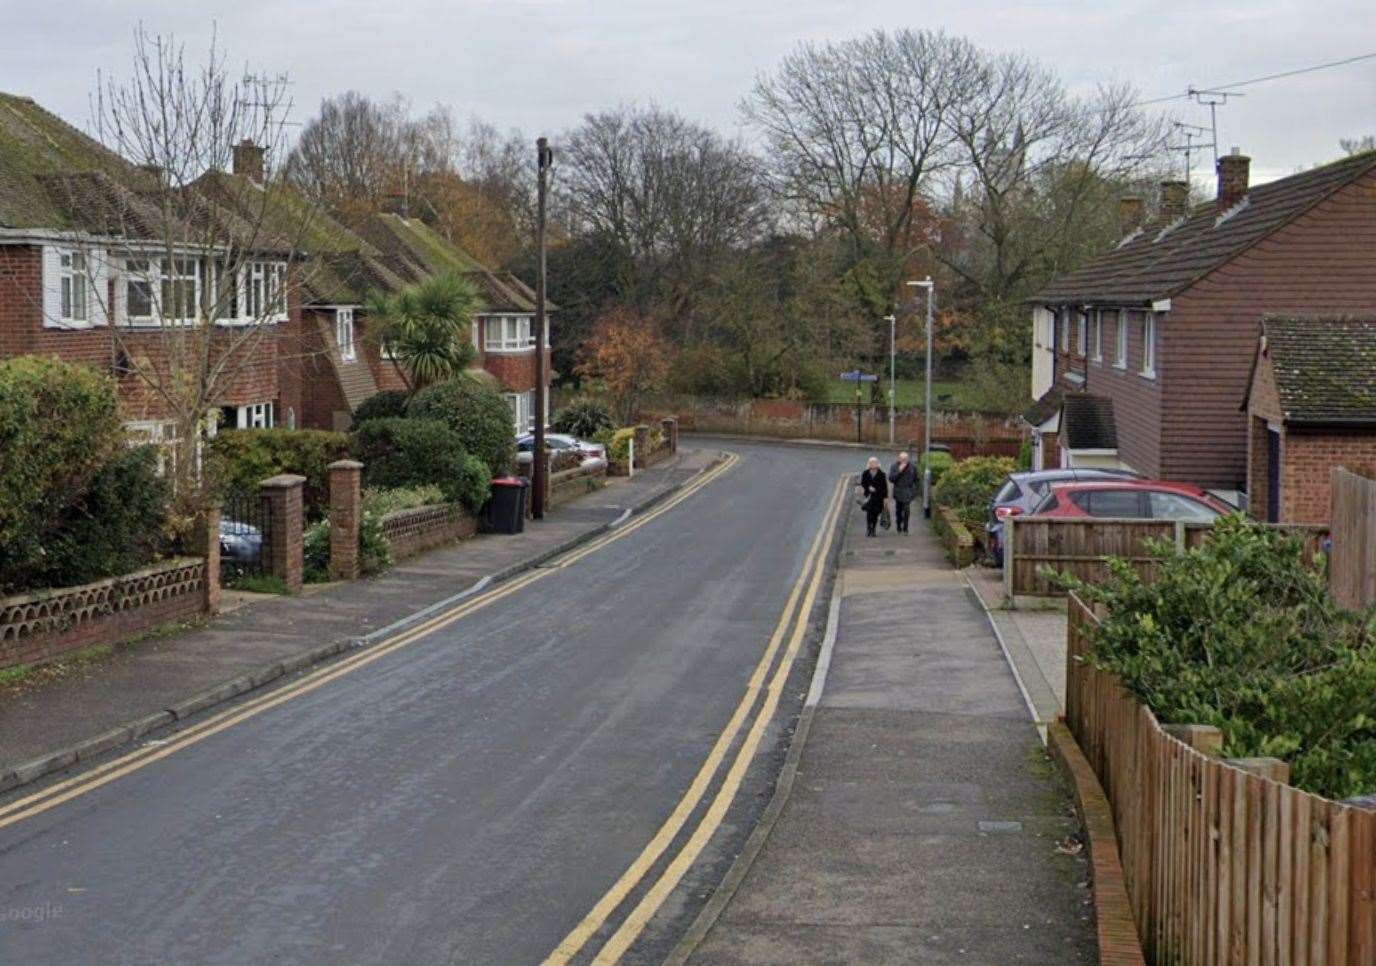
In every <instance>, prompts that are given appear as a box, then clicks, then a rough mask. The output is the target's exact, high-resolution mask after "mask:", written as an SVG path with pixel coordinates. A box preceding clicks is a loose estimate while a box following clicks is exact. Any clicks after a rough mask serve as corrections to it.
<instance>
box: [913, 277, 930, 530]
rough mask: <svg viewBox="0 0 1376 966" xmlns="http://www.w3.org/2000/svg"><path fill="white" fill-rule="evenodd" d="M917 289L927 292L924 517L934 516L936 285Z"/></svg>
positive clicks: (925, 283)
mask: <svg viewBox="0 0 1376 966" xmlns="http://www.w3.org/2000/svg"><path fill="white" fill-rule="evenodd" d="M908 284H909V285H911V286H913V287H915V288H925V289H926V290H927V387H926V397H927V400H926V406H925V410H924V412H923V415H922V515H923V516H924V517H927V518H929V519H930V518H931V515H932V295H933V294H934V293H935V292H936V284H935V283H934V282H933V281H932V277H931V276H930V275H928V276H927V278H926V279H924V280H923V281H921V282H909V283H908Z"/></svg>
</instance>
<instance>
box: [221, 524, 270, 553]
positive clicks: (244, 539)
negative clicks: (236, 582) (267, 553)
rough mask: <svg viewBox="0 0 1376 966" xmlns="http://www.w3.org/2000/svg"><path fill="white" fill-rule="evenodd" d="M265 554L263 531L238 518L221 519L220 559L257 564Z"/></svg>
mask: <svg viewBox="0 0 1376 966" xmlns="http://www.w3.org/2000/svg"><path fill="white" fill-rule="evenodd" d="M262 555H263V533H262V531H261V530H259V529H258V528H257V527H255V526H252V525H251V524H248V523H242V522H240V521H238V520H225V519H223V518H222V519H221V520H220V560H221V561H222V562H223V561H227V562H230V563H236V564H245V565H256V564H257V563H258V562H259V560H261V559H262Z"/></svg>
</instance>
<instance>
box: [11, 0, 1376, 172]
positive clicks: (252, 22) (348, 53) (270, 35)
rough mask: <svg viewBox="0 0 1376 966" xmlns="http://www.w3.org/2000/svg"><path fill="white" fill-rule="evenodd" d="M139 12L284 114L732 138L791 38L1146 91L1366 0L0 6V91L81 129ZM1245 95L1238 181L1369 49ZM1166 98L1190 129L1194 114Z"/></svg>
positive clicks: (1353, 36) (1255, 60)
mask: <svg viewBox="0 0 1376 966" xmlns="http://www.w3.org/2000/svg"><path fill="white" fill-rule="evenodd" d="M140 18H142V19H143V20H144V22H145V23H147V24H148V25H149V27H150V29H154V30H157V31H159V32H169V31H170V32H174V33H176V34H177V35H179V36H180V37H181V38H182V39H184V40H186V41H187V42H188V46H189V47H191V48H193V49H194V48H198V47H201V46H203V45H204V44H205V43H206V42H207V41H208V38H209V34H210V26H211V23H212V21H218V23H219V28H220V33H221V37H222V39H223V42H224V46H225V47H226V48H227V49H228V50H229V51H230V53H231V54H232V55H233V56H234V58H235V59H236V60H243V61H246V62H248V63H249V64H250V65H251V66H252V67H253V68H255V69H259V70H263V71H270V72H274V73H275V72H280V71H286V72H289V73H290V75H291V76H292V78H293V79H294V82H295V83H294V87H293V92H294V98H295V103H296V106H295V110H294V119H295V120H298V121H302V120H305V119H306V118H308V117H309V116H310V115H311V114H313V113H314V111H315V109H316V107H317V106H318V104H319V101H320V99H321V98H322V97H325V96H328V95H330V94H333V93H337V92H339V91H342V90H345V89H348V88H354V89H357V90H361V91H363V92H365V93H368V94H372V95H377V96H384V97H385V96H387V95H389V94H391V93H393V92H395V91H400V92H402V93H404V94H405V95H407V96H408V97H409V98H410V99H411V100H412V101H413V102H414V104H415V105H416V107H417V109H424V108H426V107H428V106H429V105H431V104H433V103H435V102H445V103H448V104H450V105H452V106H453V107H454V108H455V109H456V111H457V112H458V113H459V115H460V116H466V115H468V114H478V115H480V116H482V117H483V118H485V119H487V120H489V121H491V122H493V123H495V124H496V125H497V126H498V127H501V128H510V127H517V128H520V129H522V130H523V131H525V132H526V133H527V134H529V135H530V136H531V137H534V136H535V135H536V134H538V133H547V134H550V135H556V134H557V133H558V132H559V131H561V130H563V129H565V128H567V127H570V126H572V125H573V124H576V123H577V121H578V120H579V118H580V117H581V116H582V115H583V114H584V113H585V112H588V111H593V110H597V109H600V108H604V107H608V106H612V105H615V104H617V103H618V102H621V101H639V102H646V101H656V102H659V103H660V104H663V105H665V106H669V107H674V108H677V109H678V110H680V111H682V112H683V113H685V114H686V115H688V116H690V117H692V118H694V119H696V120H699V121H703V122H705V123H708V124H711V125H714V126H716V127H718V128H719V129H721V130H723V131H725V132H726V133H729V134H734V133H738V132H739V130H740V128H739V118H738V114H737V104H738V102H739V99H740V97H741V95H742V94H744V93H745V92H746V91H747V90H748V89H749V87H750V84H751V81H752V79H753V78H754V76H755V74H756V73H757V72H758V71H761V70H765V69H768V68H769V67H770V66H771V65H772V64H774V63H775V62H776V60H777V59H778V58H779V56H780V55H782V54H783V53H784V52H786V51H787V50H788V49H789V48H790V47H791V46H792V45H793V44H795V43H796V42H798V41H799V40H803V39H812V40H821V39H829V38H844V37H849V36H853V35H856V34H859V33H862V32H864V31H867V30H869V29H872V28H875V27H886V28H898V27H914V28H919V27H928V28H940V29H944V30H946V31H947V32H950V33H955V34H961V35H964V36H967V37H969V38H970V39H971V40H973V41H975V42H976V43H978V44H980V45H981V46H984V47H987V48H991V49H995V50H1007V51H1021V52H1024V53H1028V54H1032V55H1034V56H1037V57H1039V58H1041V59H1042V60H1043V61H1044V62H1045V63H1047V64H1048V65H1049V66H1053V67H1055V68H1056V69H1057V70H1058V71H1060V73H1061V75H1062V76H1063V77H1064V78H1065V80H1066V82H1067V83H1068V84H1069V85H1071V86H1072V87H1073V88H1077V87H1082V88H1088V87H1092V86H1093V85H1094V84H1095V83H1097V82H1100V81H1107V80H1128V81H1131V82H1133V83H1134V84H1136V85H1137V87H1138V88H1139V90H1140V91H1141V93H1142V95H1143V96H1144V97H1153V96H1159V95H1165V94H1176V93H1181V92H1183V91H1184V89H1185V88H1186V87H1187V86H1188V85H1191V84H1193V85H1195V86H1201V87H1202V86H1211V85H1218V84H1224V83H1228V82H1231V81H1237V80H1243V79H1246V78H1251V77H1256V76H1259V75H1262V74H1269V73H1273V72H1277V71H1282V70H1288V69H1292V68H1297V67H1304V66H1307V65H1310V64H1315V63H1320V62H1325V61H1332V60H1338V59H1342V58H1345V57H1351V56H1355V55H1359V54H1365V53H1370V52H1376V7H1373V5H1372V3H1371V0H1307V2H1306V0H1233V2H1215V0H1194V2H1191V3H1179V2H1177V3H1161V2H1154V0H1092V2H1091V0H1066V2H1048V0H1043V2H1016V3H1015V2H1010V0H963V2H962V0H958V2H957V3H950V2H943V3H933V2H931V0H926V2H918V3H913V2H899V0H858V2H841V0H734V2H733V0H698V2H684V0H677V2H668V0H598V2H593V0H448V2H441V0H306V2H302V0H273V2H271V3H269V2H266V0H238V2H236V3H234V4H233V5H230V4H217V3H204V2H199V0H184V2H181V3H175V4H174V3H168V2H161V3H158V2H148V0H144V2H129V0H64V2H63V3H61V4H51V3H36V2H34V0H0V25H3V30H0V90H5V91H8V92H11V93H16V94H26V95H28V96H31V97H33V98H35V99H36V100H38V101H40V102H41V103H43V104H44V105H45V106H47V107H48V108H50V109H52V110H55V111H56V112H58V113H59V114H61V115H63V116H64V117H66V118H67V119H68V120H69V121H72V122H73V123H76V124H77V125H78V126H82V127H85V126H86V124H87V122H88V120H89V117H90V107H89V94H90V91H91V89H92V87H93V85H94V82H95V76H96V70H97V69H98V68H101V69H105V70H108V71H114V72H117V73H118V72H123V71H125V70H126V68H127V64H128V62H129V51H130V47H131V43H130V35H131V32H132V30H133V28H134V26H135V24H136V23H137V22H138V20H139V19H140ZM1246 92H1247V96H1246V97H1244V98H1241V99H1239V100H1237V101H1235V102H1234V103H1231V104H1229V105H1228V106H1226V107H1224V108H1221V109H1220V113H1219V128H1220V130H1219V139H1220V141H1221V147H1222V148H1223V149H1225V150H1226V149H1227V148H1228V147H1231V146H1232V145H1238V146H1240V147H1241V148H1242V150H1243V152H1244V153H1246V154H1249V155H1251V156H1252V158H1253V180H1264V179H1267V178H1272V177H1277V176H1280V175H1283V174H1286V173H1289V172H1291V171H1293V170H1296V169H1297V168H1300V167H1304V166H1309V165H1313V164H1316V163H1319V162H1322V161H1326V160H1331V159H1333V158H1334V157H1336V156H1337V155H1338V153H1339V150H1338V145H1337V142H1338V139H1339V138H1343V137H1353V136H1358V135H1362V134H1372V133H1376V59H1373V60H1368V61H1366V62H1363V63H1360V64H1356V65H1352V66H1348V67H1341V68H1337V69H1333V70H1328V71H1322V72H1318V73H1313V74H1308V75H1304V76H1301V77H1296V78H1290V79H1287V80H1282V81H1275V82H1272V83H1268V84H1260V85H1256V86H1253V87H1248V88H1246ZM1169 106H1170V107H1171V108H1173V109H1174V110H1175V111H1177V112H1178V115H1177V116H1178V117H1180V119H1181V120H1186V121H1190V122H1192V123H1200V124H1206V123H1207V117H1208V115H1207V111H1205V110H1204V109H1203V108H1198V107H1192V106H1191V105H1190V104H1189V103H1188V102H1186V101H1179V102H1176V103H1175V104H1173V105H1169ZM1204 167H1205V168H1206V169H1207V168H1208V167H1210V165H1209V162H1208V161H1207V160H1206V161H1205V162H1204Z"/></svg>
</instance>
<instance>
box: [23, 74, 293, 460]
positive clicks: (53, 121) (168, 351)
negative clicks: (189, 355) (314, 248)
mask: <svg viewBox="0 0 1376 966" xmlns="http://www.w3.org/2000/svg"><path fill="white" fill-rule="evenodd" d="M166 198H167V191H166V188H165V186H164V184H163V181H162V177H161V173H160V172H159V171H157V170H155V169H145V168H140V167H137V166H135V165H133V164H130V163H129V162H128V161H126V160H125V159H123V158H121V157H119V156H117V155H115V154H113V153H112V152H110V151H108V150H107V149H106V148H105V147H103V146H102V145H100V144H99V143H97V142H96V141H95V140H93V139H92V138H90V137H88V136H87V135H85V134H83V133H81V132H80V131H78V130H77V129H76V128H74V127H72V126H71V125H69V124H67V123H66V122H65V121H63V120H61V119H60V118H58V117H57V116H56V115H54V114H52V113H50V112H48V111H46V110H44V109H43V108H42V107H40V106H39V105H37V104H36V103H35V102H34V101H32V100H31V99H29V98H25V97H17V96H13V95H9V94H0V357H10V356H17V355H29V354H32V355H46V356H55V357H58V358H61V359H63V360H65V361H68V362H75V363H85V364H88V365H91V366H93V367H95V368H98V369H101V370H104V371H105V372H108V373H111V374H112V375H113V376H114V377H115V378H116V381H117V385H118V389H119V395H120V401H121V405H122V407H123V409H124V414H125V419H126V423H127V424H128V425H129V426H130V428H131V429H133V430H135V431H136V432H137V433H138V434H140V435H141V436H142V437H144V438H147V439H149V440H150V441H154V442H157V441H163V442H166V441H168V440H169V439H171V438H173V435H174V434H175V433H176V432H178V429H177V426H176V423H175V421H174V420H173V419H172V418H171V415H172V414H171V413H170V411H169V407H168V404H167V402H166V400H165V399H164V398H163V397H162V395H161V394H160V392H159V391H158V386H159V385H164V386H165V385H167V384H168V382H167V381H170V379H171V373H172V372H173V371H174V370H175V363H174V362H173V359H174V358H175V356H176V354H177V353H178V352H179V351H183V350H184V348H185V345H186V344H188V343H189V342H190V341H191V340H192V339H193V338H199V339H202V340H203V341H202V342H201V344H202V345H204V347H205V351H206V352H207V353H208V358H209V359H211V360H212V361H213V362H215V363H217V364H222V369H223V371H224V372H225V373H226V377H225V378H224V380H223V381H222V382H221V383H220V385H219V386H218V396H217V398H215V399H214V400H213V405H214V407H215V408H216V409H217V410H218V413H217V416H218V418H219V420H220V421H221V425H225V426H231V427H245V428H247V427H251V426H261V425H271V423H272V420H273V416H274V412H275V410H276V409H277V408H278V407H279V403H280V400H279V397H280V389H279V379H278V366H279V354H278V339H277V330H278V329H279V327H282V326H286V325H288V324H290V323H292V322H294V321H295V320H296V319H297V318H298V317H299V312H300V307H299V304H298V302H297V301H296V300H295V298H293V297H292V296H291V290H292V286H291V285H290V283H289V277H288V272H289V268H290V263H291V260H292V252H290V251H289V250H286V249H283V248H280V247H278V246H273V245H271V244H267V243H264V244H261V245H258V246H254V247H252V248H251V249H250V248H243V249H241V250H240V252H239V256H240V257H239V259H238V260H235V261H231V260H230V259H228V258H226V257H225V256H224V255H223V254H222V253H221V251H219V250H209V251H208V250H207V249H206V247H205V245H204V244H203V243H201V242H200V241H198V239H203V238H205V237H206V235H205V234H204V233H203V232H200V231H199V230H198V226H197V225H196V224H194V223H193V222H192V221H191V220H189V217H190V216H185V217H184V216H183V215H176V216H171V215H169V214H167V212H166V211H165V209H164V205H163V204H162V203H161V202H162V201H164V200H166ZM201 214H203V215H207V217H211V216H209V215H208V214H207V212H205V211H204V210H203V211H201ZM177 219H182V220H177ZM231 230H232V229H231ZM206 306H212V308H211V309H210V311H211V313H212V314H213V315H214V324H213V326H210V327H207V328H201V327H200V326H197V325H194V324H190V323H191V320H192V319H193V318H194V317H196V316H197V315H199V314H200V313H201V312H202V311H204V309H205V307H206ZM192 333H195V335H193V334H192Z"/></svg>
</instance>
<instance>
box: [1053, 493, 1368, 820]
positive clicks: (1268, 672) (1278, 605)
mask: <svg viewBox="0 0 1376 966" xmlns="http://www.w3.org/2000/svg"><path fill="white" fill-rule="evenodd" d="M1150 552H1151V553H1152V554H1153V556H1155V557H1157V558H1158V563H1157V564H1156V567H1155V578H1154V580H1152V582H1150V583H1147V582H1144V581H1143V580H1142V578H1141V577H1140V576H1139V575H1138V574H1137V572H1136V570H1135V569H1134V568H1133V567H1132V566H1131V565H1130V564H1128V563H1126V562H1124V561H1120V560H1112V561H1110V563H1109V577H1108V579H1107V581H1105V582H1104V583H1102V584H1099V585H1089V584H1085V583H1083V582H1081V581H1078V580H1075V579H1073V578H1069V577H1062V578H1061V581H1062V583H1063V584H1065V585H1066V586H1067V587H1069V588H1070V589H1072V590H1074V591H1076V592H1077V593H1078V594H1080V596H1081V597H1082V598H1084V599H1085V600H1087V601H1088V602H1089V603H1091V604H1094V603H1102V604H1104V605H1105V606H1106V607H1107V616H1106V618H1105V619H1104V620H1103V623H1102V625H1101V626H1100V628H1099V629H1098V631H1097V632H1096V633H1095V634H1094V637H1093V642H1092V651H1091V654H1092V658H1093V660H1094V662H1095V663H1096V665H1098V666H1099V667H1101V668H1104V669H1106V670H1109V671H1112V672H1113V673H1115V674H1117V675H1119V676H1120V677H1121V678H1122V680H1123V682H1124V684H1125V685H1126V686H1127V688H1128V689H1129V690H1130V691H1131V692H1132V693H1133V694H1135V695H1136V696H1137V697H1138V698H1140V699H1141V700H1142V701H1144V702H1145V703H1146V704H1147V705H1148V706H1150V707H1151V708H1152V710H1153V711H1154V712H1155V713H1156V715H1157V717H1158V718H1160V719H1161V720H1162V721H1164V722H1168V723H1181V724H1206V725H1213V726H1215V727H1217V728H1218V729H1220V730H1221V731H1222V732H1223V753H1224V754H1225V755H1226V756H1228V757H1251V756H1271V757H1275V758H1281V759H1284V760H1286V761H1288V762H1289V763H1290V766H1291V780H1292V782H1293V784H1294V785H1295V786H1297V787H1299V788H1302V789H1304V790H1306V791H1309V792H1314V793H1316V794H1319V795H1325V796H1327V797H1329V798H1345V797H1348V796H1351V795H1356V794H1359V793H1363V792H1371V791H1374V790H1376V608H1369V609H1368V610H1367V611H1365V612H1362V613H1354V612H1351V611H1345V610H1343V609H1342V608H1341V607H1339V606H1338V605H1337V604H1335V603H1334V602H1333V600H1332V598H1331V597H1330V596H1329V594H1328V590H1327V582H1326V579H1325V576H1324V573H1323V568H1322V566H1318V567H1315V566H1311V565H1309V564H1308V563H1307V562H1306V561H1305V558H1304V552H1303V549H1302V545H1301V542H1300V541H1299V540H1298V539H1295V538H1293V537H1289V536H1286V535H1285V534H1284V533H1283V532H1281V531H1278V530H1275V529H1271V528H1267V527H1263V526H1261V525H1258V524H1255V523H1252V522H1250V521H1248V520H1246V519H1245V518H1244V517H1242V516H1240V515H1237V516H1232V517H1227V518H1224V519H1222V520H1220V521H1219V522H1218V523H1216V524H1215V525H1214V527H1213V530H1212V531H1211V533H1210V535H1209V537H1208V539H1207V540H1205V541H1204V543H1203V544H1202V545H1201V546H1199V547H1197V548H1194V549H1192V550H1189V551H1185V552H1182V551H1178V550H1177V549H1176V548H1175V546H1174V544H1173V542H1171V541H1160V542H1156V543H1154V544H1153V545H1152V546H1151V548H1150Z"/></svg>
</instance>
